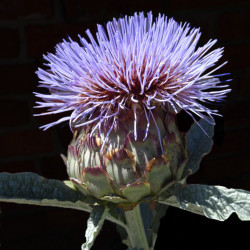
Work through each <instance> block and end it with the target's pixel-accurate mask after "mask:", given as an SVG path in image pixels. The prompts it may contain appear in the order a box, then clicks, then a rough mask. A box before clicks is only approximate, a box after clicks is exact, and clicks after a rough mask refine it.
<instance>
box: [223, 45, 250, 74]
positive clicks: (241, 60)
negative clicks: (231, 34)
mask: <svg viewBox="0 0 250 250" xmlns="http://www.w3.org/2000/svg"><path fill="white" fill-rule="evenodd" d="M249 56H250V43H243V44H234V45H230V46H226V47H225V53H224V56H223V61H228V64H227V65H225V66H224V67H223V70H224V72H232V71H235V70H239V69H242V70H244V69H245V68H246V67H248V65H249Z"/></svg>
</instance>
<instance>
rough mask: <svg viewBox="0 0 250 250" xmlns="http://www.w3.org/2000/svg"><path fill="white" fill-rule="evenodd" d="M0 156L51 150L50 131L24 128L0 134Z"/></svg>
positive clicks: (40, 152) (39, 152)
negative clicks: (0, 147)
mask: <svg viewBox="0 0 250 250" xmlns="http://www.w3.org/2000/svg"><path fill="white" fill-rule="evenodd" d="M0 141H1V146H2V149H1V151H0V157H1V158H3V157H13V156H25V155H26V156H27V155H33V154H42V153H49V152H53V142H52V135H51V131H48V130H47V131H41V130H39V129H36V130H24V131H20V132H14V133H5V134H3V135H1V136H0Z"/></svg>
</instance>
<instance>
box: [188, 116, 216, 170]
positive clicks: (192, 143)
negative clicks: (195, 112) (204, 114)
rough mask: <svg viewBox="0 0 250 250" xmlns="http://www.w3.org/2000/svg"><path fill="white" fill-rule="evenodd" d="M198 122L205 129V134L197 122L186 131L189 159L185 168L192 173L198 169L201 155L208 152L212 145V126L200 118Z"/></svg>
mask: <svg viewBox="0 0 250 250" xmlns="http://www.w3.org/2000/svg"><path fill="white" fill-rule="evenodd" d="M199 124H200V126H201V127H202V128H203V129H204V130H205V131H206V133H207V135H206V134H205V133H204V132H203V131H202V130H201V128H200V127H199V126H198V125H197V124H193V125H192V127H191V128H190V130H189V131H188V133H187V149H188V151H189V160H188V162H187V165H186V167H185V170H186V171H188V170H189V169H190V170H191V171H192V174H193V173H195V172H196V171H197V170H198V169H199V166H200V162H201V159H202V157H203V156H204V155H206V154H208V153H209V152H210V150H211V148H212V145H213V140H212V138H213V135H214V126H213V125H211V124H210V123H208V122H207V121H205V120H201V121H200V122H199Z"/></svg>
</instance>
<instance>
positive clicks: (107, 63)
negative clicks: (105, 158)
mask: <svg viewBox="0 0 250 250" xmlns="http://www.w3.org/2000/svg"><path fill="white" fill-rule="evenodd" d="M86 33H87V35H88V38H89V41H88V40H86V39H85V38H82V37H80V36H79V37H80V42H81V44H78V43H77V42H74V41H72V40H71V39H70V38H69V41H66V40H63V42H62V43H60V44H58V45H57V46H56V53H55V54H51V53H49V54H48V55H46V56H44V58H45V59H46V60H47V61H48V64H45V65H46V66H48V67H49V69H48V70H43V69H40V68H39V69H38V71H37V75H38V77H39V78H40V83H41V84H40V85H39V86H40V87H45V88H48V89H49V91H50V94H41V93H35V94H36V96H37V97H39V98H41V99H43V101H44V102H37V104H38V106H37V107H39V108H48V112H45V113H42V114H39V115H47V114H56V113H61V112H65V111H71V114H70V115H68V116H66V117H63V118H61V119H59V120H58V121H55V122H52V123H50V124H47V125H44V126H42V128H44V129H47V128H49V127H51V126H53V125H56V124H58V123H61V122H64V121H67V120H69V121H70V126H71V128H72V130H74V128H77V127H83V126H86V125H89V124H93V126H92V133H94V131H95V130H97V129H98V128H99V129H100V127H102V126H103V125H104V124H105V123H106V122H107V121H108V122H110V121H112V122H111V128H110V131H111V130H112V127H113V126H114V124H115V122H116V120H117V118H118V116H119V114H120V113H121V111H122V110H133V113H134V118H133V119H134V136H135V139H136V137H137V129H136V128H137V118H138V116H137V112H136V109H137V108H140V109H143V110H144V112H145V118H146V120H145V123H146V124H147V129H146V131H145V137H147V131H148V128H149V126H151V125H152V124H150V120H151V119H150V117H152V118H153V123H154V124H153V125H155V126H157V124H156V123H155V119H154V116H155V114H156V113H157V112H158V110H159V108H160V109H162V108H163V109H166V110H172V111H173V112H175V113H178V112H179V111H180V110H184V111H186V112H187V113H188V114H189V115H190V116H191V117H193V119H195V117H194V116H193V114H195V115H197V116H199V117H201V118H202V119H205V120H207V118H208V117H211V118H212V115H219V114H218V111H217V110H211V109H209V108H207V107H206V102H217V101H221V100H222V99H223V98H224V97H225V96H226V94H227V93H228V92H229V91H230V89H228V88H227V87H228V85H222V84H221V81H220V80H219V78H218V76H220V75H213V73H214V72H215V71H216V70H217V69H218V68H220V67H222V66H223V65H224V64H225V63H226V62H224V63H222V64H220V65H219V66H218V67H216V68H213V69H210V68H211V67H213V66H214V65H215V64H216V62H217V61H218V60H219V59H220V58H221V56H222V53H223V48H218V49H215V50H212V51H210V52H209V50H210V48H211V47H212V46H213V45H214V44H215V43H216V40H210V41H208V42H207V44H205V45H204V46H202V47H198V48H196V46H197V43H198V41H199V38H200V36H201V33H200V31H199V29H196V28H193V29H191V28H190V26H189V24H187V23H184V24H182V23H180V24H178V23H177V22H175V21H174V20H173V19H167V17H165V16H164V15H161V14H159V16H158V18H157V19H156V21H155V22H153V16H152V13H148V15H147V16H146V17H145V16H144V14H143V13H140V14H137V13H135V14H134V16H131V17H127V16H125V17H124V18H120V19H118V20H116V19H113V21H112V22H108V23H107V24H106V29H105V28H104V27H103V26H101V25H98V26H97V33H96V38H97V39H94V37H93V36H92V35H91V33H90V31H89V30H87V31H86ZM207 121H208V122H213V118H212V121H211V119H209V120H207ZM108 132H109V131H108ZM107 136H108V135H107Z"/></svg>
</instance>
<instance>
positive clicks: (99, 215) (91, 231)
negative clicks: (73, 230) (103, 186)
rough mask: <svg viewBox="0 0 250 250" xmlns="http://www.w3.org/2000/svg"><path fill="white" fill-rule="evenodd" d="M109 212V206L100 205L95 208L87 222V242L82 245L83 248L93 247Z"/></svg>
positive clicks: (83, 249)
mask: <svg viewBox="0 0 250 250" xmlns="http://www.w3.org/2000/svg"><path fill="white" fill-rule="evenodd" d="M107 213H108V208H106V207H105V206H102V205H100V206H96V207H94V208H93V210H92V211H91V213H90V216H89V219H88V222H87V229H86V232H85V237H86V242H85V243H84V244H83V245H82V250H89V249H90V248H91V247H92V245H93V244H94V241H95V238H96V236H97V235H98V233H99V232H100V230H101V228H102V225H103V223H104V220H105V218H106V215H107Z"/></svg>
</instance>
